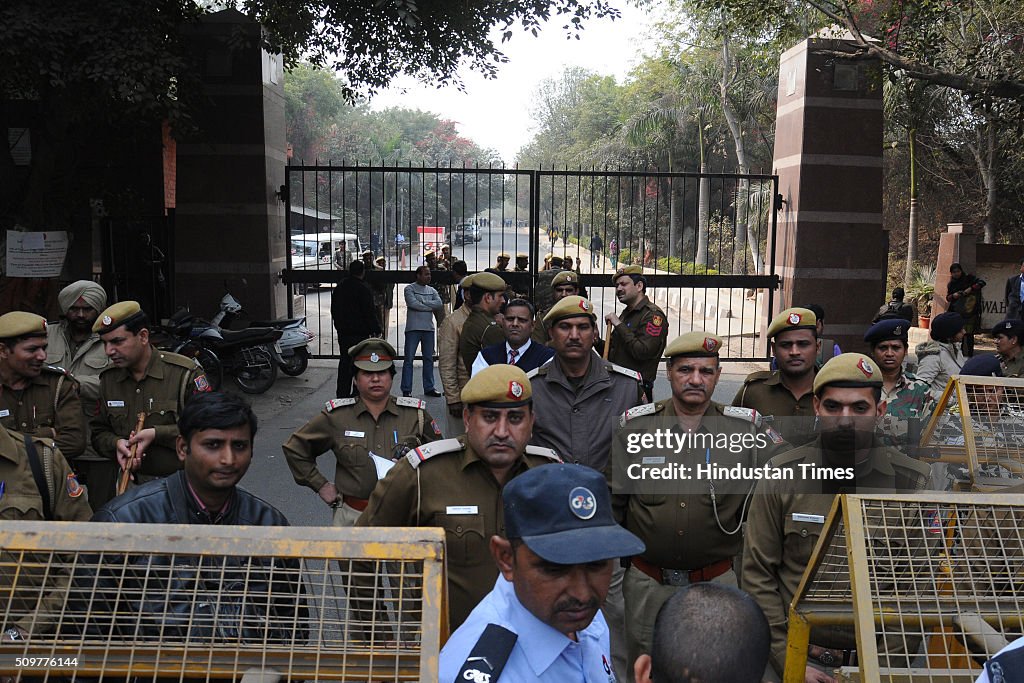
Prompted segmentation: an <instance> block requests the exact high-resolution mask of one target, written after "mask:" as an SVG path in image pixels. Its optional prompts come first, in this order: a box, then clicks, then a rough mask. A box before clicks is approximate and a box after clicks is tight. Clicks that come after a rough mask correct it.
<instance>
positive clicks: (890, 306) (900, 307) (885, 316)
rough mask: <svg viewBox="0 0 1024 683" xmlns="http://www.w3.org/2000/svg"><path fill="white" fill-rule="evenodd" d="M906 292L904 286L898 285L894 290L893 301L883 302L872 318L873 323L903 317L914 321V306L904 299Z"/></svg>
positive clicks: (910, 321)
mask: <svg viewBox="0 0 1024 683" xmlns="http://www.w3.org/2000/svg"><path fill="white" fill-rule="evenodd" d="M905 296H906V293H905V292H904V291H903V288H902V287H897V288H896V289H894V290H892V301H890V302H889V303H887V304H883V305H882V307H881V308H879V309H878V313H876V314H875V317H874V318H872V320H871V322H872V324H874V323H877V322H878V321H879V320H895V319H897V318H901V319H903V320H906V321H907V322H908V323H912V322H914V307H913V306H911V305H910V304H908V303H905V302H904V301H903V298H904V297H905Z"/></svg>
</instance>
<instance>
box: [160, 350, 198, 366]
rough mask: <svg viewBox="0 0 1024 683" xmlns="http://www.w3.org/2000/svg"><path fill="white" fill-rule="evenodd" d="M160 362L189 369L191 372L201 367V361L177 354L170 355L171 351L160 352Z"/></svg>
mask: <svg viewBox="0 0 1024 683" xmlns="http://www.w3.org/2000/svg"><path fill="white" fill-rule="evenodd" d="M160 360H162V361H163V362H165V363H170V364H171V365H177V366H178V367H179V368H188V369H189V370H192V369H195V368H197V367H201V366H200V365H199V361H197V360H196V359H195V358H189V357H187V356H182V355H179V354H177V353H170V352H169V351H161V352H160Z"/></svg>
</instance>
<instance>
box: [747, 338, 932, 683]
mask: <svg viewBox="0 0 1024 683" xmlns="http://www.w3.org/2000/svg"><path fill="white" fill-rule="evenodd" d="M813 392H814V399H813V405H814V413H815V415H817V416H818V418H819V421H820V428H819V429H820V433H819V434H818V436H817V438H815V440H814V441H813V442H811V443H808V444H806V445H804V446H801V447H799V448H796V449H794V450H792V451H789V452H788V453H783V454H782V455H780V456H778V457H776V458H773V459H772V462H771V464H772V465H773V466H774V467H776V468H779V469H781V470H782V471H785V472H788V473H789V475H790V476H789V478H787V479H764V480H762V481H760V482H758V483H757V486H756V487H755V488H754V495H753V497H752V499H751V503H750V514H749V515H748V517H747V519H748V522H747V529H746V538H745V543H744V548H743V573H742V576H743V582H742V583H743V585H742V588H743V590H745V591H747V592H748V593H750V595H751V596H752V597H753V598H754V600H756V601H757V604H758V605H760V606H761V609H762V610H764V613H765V616H767V617H768V623H769V625H770V626H771V630H772V647H771V665H772V667H774V669H775V673H776V674H777V675H779V676H781V674H782V671H783V668H784V666H785V659H786V631H787V619H788V615H789V603H790V601H791V600H792V599H793V595H794V594H795V593H796V589H797V586H798V585H799V583H800V580H801V578H802V577H803V575H804V571H805V569H806V568H807V564H808V562H809V561H810V558H811V553H812V551H813V550H814V546H815V544H816V543H817V542H818V537H819V536H820V535H821V533H822V530H823V529H824V527H825V520H826V518H827V517H828V513H829V510H830V509H831V507H832V502H833V500H834V498H835V496H836V494H838V493H840V492H841V491H842V490H853V489H854V487H863V488H875V489H895V490H897V491H920V490H923V489H925V488H926V486H927V482H928V473H929V467H928V465H926V464H924V463H921V462H918V461H917V460H914V459H912V458H909V457H907V456H906V455H903V454H902V453H900V452H899V451H898V450H896V449H894V448H888V447H886V446H884V445H883V444H882V442H881V441H880V440H879V437H878V436H877V435H876V434H875V433H874V432H875V425H876V423H877V420H878V418H879V417H881V416H882V414H883V413H884V412H885V404H884V403H883V402H882V401H881V392H882V373H881V371H880V370H879V369H878V367H877V366H876V365H875V362H874V361H873V360H871V359H870V358H868V357H867V356H864V355H862V354H859V353H844V354H841V355H839V356H836V357H834V358H832V359H831V360H829V361H828V362H827V363H825V365H824V366H823V367H822V368H821V370H820V371H819V372H818V374H817V376H816V377H815V378H814V387H813ZM800 465H806V466H810V467H812V468H814V471H815V472H816V473H817V474H818V476H819V478H817V479H812V478H811V477H810V476H809V475H808V474H807V473H806V472H805V471H804V469H802V468H800V467H799V466H800ZM850 474H852V475H853V477H852V478H849V475H850ZM821 477H824V478H821ZM840 477H842V478H840ZM894 541H895V542H897V543H898V542H899V539H894ZM883 542H885V539H884V538H881V537H877V538H872V543H883ZM853 636H854V634H853V630H852V629H849V630H846V629H838V628H812V629H811V647H810V649H809V655H810V657H809V665H808V669H807V672H806V677H805V679H806V680H813V681H821V682H825V681H830V680H832V679H831V678H830V677H829V676H827V675H825V674H824V673H823V672H822V671H821V669H822V668H836V667H839V666H842V665H843V664H845V663H848V661H849V657H850V654H849V651H850V650H851V649H852V648H853V647H854V645H855V640H854V637H853ZM769 673H770V672H769Z"/></svg>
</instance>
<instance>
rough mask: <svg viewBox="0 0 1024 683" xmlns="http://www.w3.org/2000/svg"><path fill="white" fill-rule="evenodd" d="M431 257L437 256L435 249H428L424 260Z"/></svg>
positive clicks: (424, 254) (424, 253)
mask: <svg viewBox="0 0 1024 683" xmlns="http://www.w3.org/2000/svg"><path fill="white" fill-rule="evenodd" d="M431 256H436V254H435V253H434V250H433V249H427V250H426V251H425V252H423V258H430V257H431Z"/></svg>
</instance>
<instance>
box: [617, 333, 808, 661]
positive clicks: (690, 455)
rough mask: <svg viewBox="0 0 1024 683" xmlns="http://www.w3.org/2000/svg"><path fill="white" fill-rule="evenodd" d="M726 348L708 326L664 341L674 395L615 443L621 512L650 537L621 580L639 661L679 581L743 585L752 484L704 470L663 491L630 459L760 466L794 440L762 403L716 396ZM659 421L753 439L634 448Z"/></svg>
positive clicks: (639, 412) (631, 645)
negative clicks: (763, 417)
mask: <svg viewBox="0 0 1024 683" xmlns="http://www.w3.org/2000/svg"><path fill="white" fill-rule="evenodd" d="M721 348H722V339H721V338H720V337H718V336H716V335H714V334H710V333H707V332H704V331H701V330H694V331H692V332H688V333H686V334H684V335H682V336H681V337H678V338H677V339H675V340H673V341H672V342H671V343H670V344H669V345H668V346H667V348H666V349H665V355H666V356H667V357H668V360H667V362H666V365H665V367H666V374H667V375H668V379H669V383H670V384H671V386H672V397H671V398H669V399H666V400H663V401H657V402H655V403H647V404H644V405H641V406H637V407H636V408H632V409H630V410H628V411H627V412H626V413H624V414H623V415H622V418H621V420H620V424H621V428H620V429H619V430H618V432H617V433H616V435H615V440H614V442H613V445H612V456H611V467H610V468H609V470H608V475H609V481H610V485H611V489H612V505H613V507H614V508H615V517H616V521H618V522H619V523H620V524H622V525H623V526H625V527H626V528H627V529H629V530H630V531H632V532H633V533H634V534H636V535H637V536H638V537H640V539H641V540H643V542H644V544H645V545H646V546H647V550H646V551H645V552H644V554H643V555H642V556H639V557H633V558H632V559H631V566H630V568H629V569H628V570H627V571H626V575H625V577H624V578H623V584H622V592H623V597H624V599H625V614H626V619H625V623H626V646H627V661H630V662H633V661H636V658H637V657H638V656H640V655H641V654H649V653H650V652H651V646H652V640H653V633H654V620H655V617H656V616H657V614H658V611H659V610H660V609H661V606H662V604H664V602H665V601H666V600H668V599H669V598H670V597H672V595H673V594H674V593H675V592H676V591H677V590H679V588H680V587H682V586H686V585H688V584H691V583H698V582H701V581H715V582H718V583H725V584H728V585H732V586H735V585H736V584H737V578H736V573H735V572H734V569H733V563H734V561H735V560H737V559H738V557H739V555H740V553H741V552H742V550H743V536H742V533H741V525H742V524H743V521H744V519H743V517H744V514H743V513H744V511H745V508H746V505H747V504H748V503H749V496H750V488H751V487H752V484H753V481H750V482H748V483H747V484H746V485H742V484H741V485H739V486H733V485H731V484H730V483H729V482H722V481H720V482H719V483H718V490H717V491H715V490H714V489H713V488H712V487H713V486H714V480H713V479H704V480H701V481H687V482H680V483H679V485H669V486H666V487H664V490H662V489H661V488H660V487H657V485H652V484H651V482H648V481H645V480H642V479H640V480H638V479H635V478H633V477H631V476H629V470H630V466H631V465H633V466H634V467H636V466H639V465H640V464H642V463H647V464H657V465H659V466H663V465H664V464H682V465H685V466H689V467H691V468H696V467H697V466H698V465H700V464H715V465H719V466H722V467H726V468H729V467H733V466H735V465H741V466H745V467H760V466H762V465H764V463H765V462H767V461H768V460H769V459H770V458H771V457H772V456H774V455H777V454H779V453H781V452H783V451H785V450H786V449H787V448H788V447H789V446H788V444H786V443H785V441H784V440H783V439H782V437H781V436H779V435H778V434H777V433H776V432H774V431H773V430H772V429H771V428H770V427H769V428H762V427H760V426H759V425H758V422H759V416H758V415H757V413H756V411H753V410H751V409H750V408H736V407H733V406H724V405H722V404H720V403H716V402H714V401H712V400H711V396H712V394H713V393H714V390H715V386H716V385H717V383H718V379H719V377H720V376H721V365H720V361H719V350H720V349H721ZM660 430H671V431H672V432H677V433H684V432H688V431H689V432H694V433H699V434H703V435H706V436H708V437H714V438H715V439H718V438H722V437H724V438H727V439H729V441H730V442H736V443H739V442H740V441H741V440H744V439H745V440H746V441H748V442H749V445H746V446H744V447H742V448H735V449H734V448H729V447H722V446H716V447H707V448H702V447H700V445H699V444H693V445H690V446H687V447H686V448H683V449H681V450H679V449H665V450H661V451H658V450H652V449H642V451H638V452H636V453H630V449H629V448H628V446H629V443H630V441H631V435H645V434H656V433H658V432H659V431H660ZM634 450H636V449H634ZM652 458H653V459H652ZM655 461H657V463H656V462H655ZM634 476H635V475H634ZM713 494H714V497H712V495H713Z"/></svg>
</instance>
